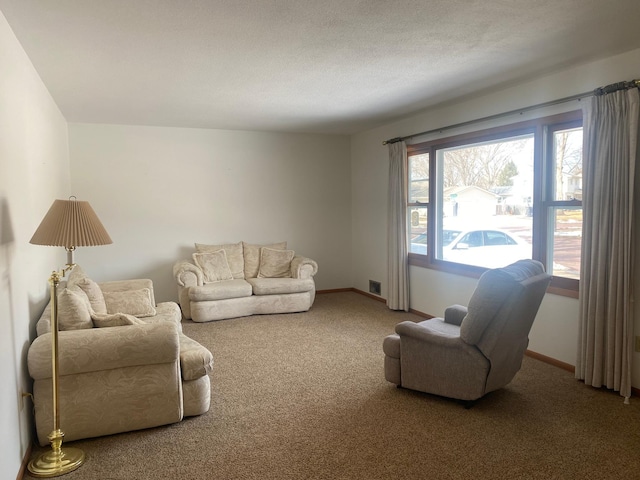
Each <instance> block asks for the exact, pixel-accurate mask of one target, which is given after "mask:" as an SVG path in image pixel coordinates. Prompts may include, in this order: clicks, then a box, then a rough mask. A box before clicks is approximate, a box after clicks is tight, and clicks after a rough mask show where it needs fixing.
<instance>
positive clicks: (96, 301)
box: [75, 276, 107, 314]
mask: <svg viewBox="0 0 640 480" xmlns="http://www.w3.org/2000/svg"><path fill="white" fill-rule="evenodd" d="M75 285H77V286H78V287H80V288H81V289H82V291H83V292H84V293H85V294H86V295H87V298H88V299H89V303H90V304H91V309H92V310H93V311H94V312H95V313H100V314H106V313H107V304H106V303H105V301H104V295H103V294H102V290H101V289H100V287H99V286H98V284H97V283H96V282H94V281H93V280H91V279H90V278H89V277H87V276H84V277H82V278H79V279H78V280H77V281H76V283H75Z"/></svg>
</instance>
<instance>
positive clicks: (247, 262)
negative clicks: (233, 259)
mask: <svg viewBox="0 0 640 480" xmlns="http://www.w3.org/2000/svg"><path fill="white" fill-rule="evenodd" d="M262 247H267V248H273V249H276V250H286V248H287V242H280V243H272V244H271V245H254V244H251V243H245V242H242V248H243V251H244V278H256V277H257V276H258V270H259V269H260V249H261V248H262Z"/></svg>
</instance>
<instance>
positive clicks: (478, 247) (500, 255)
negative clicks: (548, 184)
mask: <svg viewBox="0 0 640 480" xmlns="http://www.w3.org/2000/svg"><path fill="white" fill-rule="evenodd" d="M533 147H534V141H533V134H530V135H523V136H518V137H510V138H507V139H501V140H492V141H489V142H482V143H475V144H469V145H465V146H462V147H454V148H448V149H442V150H439V151H438V152H437V162H438V199H437V200H438V205H437V207H436V209H435V211H437V212H438V214H439V216H438V217H437V218H436V225H437V232H436V233H437V235H436V258H438V259H441V260H447V261H451V262H456V263H464V264H468V265H477V266H481V267H487V268H496V267H502V266H505V265H508V264H510V263H513V262H515V261H516V260H519V259H522V258H531V254H532V246H531V241H532V228H533V217H532V212H533V211H532V206H533V205H532V200H533V177H534V175H533V163H534V162H533Z"/></svg>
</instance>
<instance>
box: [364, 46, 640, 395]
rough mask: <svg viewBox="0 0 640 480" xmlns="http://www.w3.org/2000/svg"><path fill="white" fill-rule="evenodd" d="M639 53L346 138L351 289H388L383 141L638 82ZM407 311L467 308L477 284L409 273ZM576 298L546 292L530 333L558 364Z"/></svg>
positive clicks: (637, 370) (570, 341)
mask: <svg viewBox="0 0 640 480" xmlns="http://www.w3.org/2000/svg"><path fill="white" fill-rule="evenodd" d="M639 65H640V50H634V51H631V52H628V53H626V54H623V55H618V56H615V57H611V58H607V59H604V60H601V61H598V62H593V63H589V64H585V65H582V66H580V67H576V68H571V69H567V70H565V71H562V72H559V73H555V74H552V75H548V76H545V77H542V78H538V79H535V80H532V81H530V82H528V83H526V84H521V85H514V86H510V87H509V88H504V89H502V90H499V91H494V92H491V93H487V94H486V95H484V96H479V97H476V98H469V99H461V100H460V101H459V102H458V103H455V104H449V105H444V106H441V107H440V108H437V109H432V110H431V111H426V112H423V113H421V114H419V115H415V116H412V117H408V118H404V119H402V120H399V121H397V122H395V123H391V124H388V125H385V126H383V127H380V128H376V129H373V130H369V131H366V132H362V133H360V134H357V135H354V136H353V137H352V146H351V155H352V160H351V161H352V168H351V176H352V178H353V187H352V209H353V210H352V211H353V213H352V216H353V219H354V222H353V228H352V232H353V233H352V234H353V272H354V279H353V286H354V287H355V288H358V289H360V290H364V291H368V281H369V279H373V280H380V281H382V295H383V296H386V284H387V267H386V262H387V260H386V259H387V255H386V248H387V227H386V225H387V217H386V215H387V203H386V202H387V201H386V196H387V181H388V172H387V170H388V150H387V147H386V146H383V145H382V142H383V141H384V140H387V139H389V138H394V137H399V136H406V135H412V134H415V133H419V132H423V131H427V130H431V129H437V128H439V127H444V126H448V125H453V124H457V123H461V122H465V121H469V120H474V119H478V118H483V117H487V116H489V115H493V114H498V113H502V112H508V111H511V110H515V109H518V108H522V107H526V106H529V105H534V104H538V103H542V102H546V101H551V100H555V99H558V98H563V97H567V96H571V95H574V94H579V93H583V92H589V91H592V90H593V89H595V88H596V87H599V86H602V85H607V84H609V83H614V82H617V81H621V80H630V79H633V78H638V77H640V67H639ZM579 108H580V103H579V102H577V101H576V102H572V103H568V104H564V105H561V106H555V107H552V108H547V109H544V110H539V111H536V112H531V113H527V114H524V115H513V116H511V117H510V118H503V119H501V120H499V121H493V122H485V123H484V124H476V125H474V126H471V127H466V128H465V129H457V130H451V131H447V132H444V133H442V134H433V135H431V136H424V137H422V138H416V139H414V140H413V141H424V140H427V139H433V138H439V137H444V136H449V135H453V134H458V133H463V132H465V131H473V130H479V129H482V128H489V127H492V126H496V125H499V124H507V123H514V122H517V121H520V120H525V119H529V118H534V117H536V116H543V115H549V114H554V113H559V112H562V111H569V110H576V109H579ZM410 282H411V296H410V304H411V307H412V308H414V309H416V310H419V311H422V312H425V313H428V314H432V315H442V314H443V313H444V309H445V308H446V307H447V306H448V305H450V304H452V303H462V304H464V303H466V301H467V300H468V299H469V297H470V296H471V293H472V291H473V289H474V287H475V285H476V281H475V280H473V279H470V278H466V277H461V276H457V275H452V274H448V273H443V272H439V271H436V270H429V269H424V268H420V267H411V268H410ZM638 313H639V315H636V318H637V321H636V331H637V332H640V319H638V318H639V317H640V312H638ZM577 325H578V301H577V300H575V299H571V298H567V297H562V296H557V295H551V294H547V295H546V297H545V299H544V301H543V304H542V306H541V309H540V312H539V314H538V317H537V319H536V321H535V323H534V325H533V329H532V332H531V335H530V340H531V341H530V345H529V348H530V349H531V350H533V351H535V352H538V353H541V354H543V355H547V356H549V357H552V358H555V359H557V360H560V361H563V362H566V363H569V364H571V365H575V357H576V351H577V347H576V345H577ZM632 383H633V385H634V386H635V387H640V354H638V353H636V354H635V356H634V372H633V382H632Z"/></svg>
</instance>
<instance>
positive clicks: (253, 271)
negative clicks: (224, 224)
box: [173, 242, 318, 322]
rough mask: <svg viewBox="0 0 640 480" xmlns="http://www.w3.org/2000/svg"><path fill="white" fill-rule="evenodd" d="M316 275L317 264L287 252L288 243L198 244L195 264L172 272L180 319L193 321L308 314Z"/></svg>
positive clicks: (178, 266)
mask: <svg viewBox="0 0 640 480" xmlns="http://www.w3.org/2000/svg"><path fill="white" fill-rule="evenodd" d="M317 271H318V265H317V264H316V262H315V261H313V260H311V259H309V258H306V257H303V256H301V255H296V254H295V252H294V251H293V250H287V244H286V242H281V243H275V244H270V245H255V244H249V243H246V242H238V243H233V244H224V245H205V244H200V243H196V252H195V253H194V254H193V261H192V262H189V261H180V262H177V263H176V264H175V265H174V267H173V274H174V276H175V279H176V282H177V284H178V298H179V302H180V307H181V308H182V314H183V315H184V317H185V318H188V319H192V320H193V321H194V322H209V321H212V320H222V319H227V318H235V317H244V316H247V315H254V314H267V313H291V312H304V311H307V310H309V309H310V308H311V306H312V305H313V301H314V299H315V294H316V286H315V282H314V280H313V276H314V275H315V274H316V272H317Z"/></svg>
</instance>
